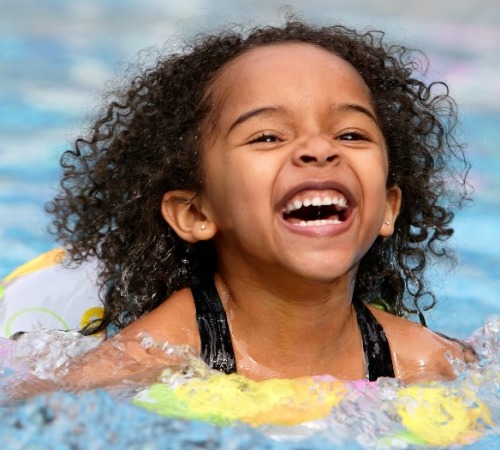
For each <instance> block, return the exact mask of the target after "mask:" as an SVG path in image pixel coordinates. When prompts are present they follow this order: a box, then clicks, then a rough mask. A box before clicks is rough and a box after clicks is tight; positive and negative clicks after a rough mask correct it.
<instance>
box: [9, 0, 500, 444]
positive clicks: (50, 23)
mask: <svg viewBox="0 0 500 450" xmlns="http://www.w3.org/2000/svg"><path fill="white" fill-rule="evenodd" d="M286 3H288V4H291V5H293V6H295V9H296V11H297V12H299V13H300V14H301V15H303V16H304V17H306V18H311V19H312V20H316V21H324V20H325V18H327V17H331V18H332V20H338V21H340V22H342V23H346V24H349V25H353V26H359V27H368V26H372V25H373V26H375V27H379V28H383V29H384V30H386V31H387V34H388V40H393V41H400V40H401V41H403V42H405V43H407V44H409V45H410V46H414V47H417V48H421V49H422V50H424V51H425V52H426V53H427V54H428V56H429V59H430V63H431V72H430V75H432V76H437V77H439V78H443V79H445V80H446V81H448V82H449V84H450V86H451V89H452V93H453V94H454V95H455V98H456V99H457V102H458V104H459V107H460V109H461V113H462V118H463V138H464V140H465V141H466V142H467V143H468V145H469V147H468V150H467V154H468V157H469V159H470V161H471V163H472V165H473V168H472V170H471V178H470V182H471V184H472V185H473V187H474V189H475V193H474V196H473V197H474V200H473V202H472V203H471V204H470V205H468V207H467V208H466V209H464V210H463V211H461V212H460V213H459V214H458V215H457V218H456V222H455V225H456V234H455V236H454V238H453V244H454V245H455V246H456V249H457V253H458V258H459V263H458V265H457V266H456V267H455V268H454V269H453V271H452V272H446V271H444V270H442V268H439V267H437V268H435V269H433V270H432V271H431V272H432V273H431V274H430V277H431V281H432V282H433V283H434V288H435V291H436V293H437V296H438V305H437V306H436V308H434V309H433V310H432V311H430V312H429V313H427V317H428V319H429V322H430V325H431V327H432V328H434V329H437V330H439V331H442V332H444V333H447V334H449V335H453V336H456V337H459V338H465V337H467V336H469V335H470V334H471V333H472V332H473V331H474V330H476V329H477V328H479V327H481V326H482V325H483V324H484V323H485V321H486V320H487V318H488V317H490V316H492V315H494V314H498V313H500V307H499V304H500V302H499V292H500V241H499V238H498V233H499V231H500V226H499V223H500V175H498V174H499V173H500V150H499V148H500V104H499V99H500V80H499V78H498V73H500V58H499V57H498V48H499V47H500V31H499V30H498V23H500V5H499V4H498V2H497V1H496V0H477V1H475V2H462V4H461V5H457V2H455V1H451V0H444V1H441V2H436V1H431V0H422V1H420V2H414V3H418V5H417V4H415V5H413V4H412V5H410V4H404V5H403V4H402V3H401V2H400V1H399V0H383V1H377V2H371V1H369V0H353V1H348V0H338V1H337V2H333V1H315V0H311V1H308V2H300V1H288V2H286ZM305 3H307V6H306V5H305ZM467 3H470V4H469V5H467ZM116 4H117V3H116V2H114V1H113V0H100V1H93V0H89V1H86V2H67V1H63V0H46V1H44V2H32V1H29V0H18V1H13V0H0V11H2V13H1V14H0V278H1V277H3V276H4V275H6V274H7V273H9V272H10V271H11V270H12V269H13V268H15V267H16V266H17V265H19V264H21V263H23V262H25V261H26V260H28V259H30V258H32V257H34V256H36V255H37V254H39V253H41V252H42V251H45V250H48V249H50V248H53V247H54V246H55V245H56V244H55V243H54V241H53V239H52V237H51V236H50V235H49V234H48V233H47V232H46V227H47V225H48V223H49V219H48V218H47V217H46V216H45V214H44V212H43V204H44V203H45V202H46V201H47V200H49V199H50V197H51V195H52V194H53V191H54V189H55V187H56V186H57V182H58V156H59V154H60V153H61V151H63V150H64V149H65V148H67V147H68V145H69V144H70V143H71V141H72V139H74V137H75V136H77V135H78V133H79V130H81V129H82V128H83V127H84V126H85V125H86V124H87V123H88V122H87V120H86V117H87V115H88V114H91V113H92V111H93V110H94V109H95V106H96V105H97V104H98V102H99V95H100V92H101V91H102V90H103V89H104V87H105V83H106V81H107V80H108V79H110V78H113V77H114V76H115V75H116V74H117V73H119V72H120V71H121V70H122V69H123V67H124V63H126V62H128V61H133V60H135V59H136V54H137V52H138V51H139V50H140V49H142V48H144V47H147V46H150V45H154V44H161V43H162V42H163V41H164V38H166V37H168V36H169V35H170V34H172V33H177V34H181V35H189V34H192V32H193V31H195V30H197V29H203V28H214V27H216V26H217V25H218V24H221V23H225V22H240V21H254V22H258V21H259V20H260V19H266V20H272V19H276V18H278V17H279V13H278V8H277V6H276V4H278V2H276V4H274V3H273V2H261V1H258V2H256V1H250V0H248V1H243V0H241V1H236V2H235V1H230V0H222V1H206V0H205V1H202V0H188V1H184V2H164V1H160V0H142V1H140V2H139V1H134V0H123V1H121V2H119V5H120V6H119V7H117V6H115V5H116ZM497 395H498V394H497ZM497 398H498V397H497ZM54 401H55V400H54ZM89 401H90V402H91V403H92V402H94V403H95V404H97V405H99V408H103V411H105V414H109V415H111V414H113V413H112V411H113V409H114V408H116V405H115V404H114V403H113V401H112V400H110V399H105V400H102V402H101V400H98V401H95V398H94V397H92V399H91V400H89ZM63 402H67V403H68V408H71V406H70V404H78V401H77V400H74V399H72V398H69V397H68V398H64V400H63ZM72 402H74V403H72ZM42 404H43V402H42V403H36V402H33V403H28V404H27V405H26V406H25V407H24V409H22V410H21V409H20V410H19V411H18V413H19V414H21V415H22V414H26V417H32V420H35V421H37V420H41V419H40V416H39V414H41V413H40V408H41V406H40V405H42ZM30 408H31V409H30ZM122 408H124V409H123V410H124V414H128V411H134V412H130V414H131V415H132V416H133V417H134V420H136V421H138V423H142V422H141V421H142V420H144V421H146V422H148V421H149V422H148V423H150V424H151V427H150V428H149V430H150V433H152V434H151V436H153V435H155V434H154V433H156V432H157V433H160V434H161V433H163V432H169V433H180V434H182V433H193V434H194V435H195V436H202V437H201V438H200V439H201V441H199V442H205V444H200V443H199V442H198V441H196V439H197V438H196V437H195V438H193V441H192V447H190V448H230V445H229V444H228V445H227V446H226V444H225V443H226V442H230V439H231V436H232V439H233V442H236V443H237V444H235V446H234V448H244V442H246V441H245V439H247V437H248V439H252V438H255V439H257V441H255V442H257V443H258V444H255V445H254V447H251V446H249V447H248V448H255V447H258V448H279V445H278V444H277V443H272V442H270V441H269V440H266V439H265V438H263V437H262V436H260V435H259V436H258V437H255V436H256V434H255V433H254V432H253V431H252V430H250V429H248V428H245V429H244V431H241V432H237V433H235V434H233V435H231V433H230V432H229V431H224V430H218V429H215V428H213V427H209V426H207V425H203V424H194V423H192V424H189V423H188V424H186V423H182V422H168V423H166V422H165V421H159V420H158V419H157V418H153V417H151V416H150V415H149V413H145V412H138V411H136V409H137V408H135V407H132V406H123V407H122ZM42 409H43V408H42ZM30 411H31V412H30ZM1 414H2V412H1V411H0V415H1ZM29 414H33V415H32V416H29ZM37 414H38V415H37ZM132 416H131V417H132ZM23 417H24V416H23ZM75 420H76V419H75ZM82 420H84V419H82ZM138 429H139V427H138ZM10 430H11V431H12V429H10ZM152 430H157V431H152ZM172 430H173V431H172ZM121 432H122V431H119V430H117V433H118V434H120V433H121ZM238 433H240V434H238ZM228 436H229V437H228ZM235 436H239V437H238V438H236V437H235ZM240 437H241V440H238V439H240ZM53 438H54V437H53ZM224 439H229V441H224ZM55 440H56V439H55V438H54V441H55ZM208 441H210V442H212V443H213V447H210V446H207V444H206V442H208ZM151 442H154V440H153V441H151ZM197 442H198V443H197ZM249 442H250V441H249ZM223 443H224V444H223ZM219 444H220V445H221V447H216V445H219ZM152 445H153V444H152ZM204 445H205V446H204ZM275 445H276V447H274V446H275ZM314 445H318V448H320V444H319V443H312V444H311V443H309V444H308V445H305V447H304V448H315V447H314ZM484 445H485V447H484V448H491V447H486V444H484ZM488 445H489V444H488ZM352 446H353V447H352V448H356V446H357V444H356V443H355V442H353V443H352ZM12 448H15V447H12ZM20 448H22V447H20ZM54 448H64V447H54ZM99 448H100V447H99ZM103 448H105V447H103ZM117 448H118V446H117ZM172 448H175V447H172ZM186 448H188V447H186ZM297 448H298V447H297ZM478 448H479V447H478Z"/></svg>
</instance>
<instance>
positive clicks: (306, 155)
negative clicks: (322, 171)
mask: <svg viewBox="0 0 500 450" xmlns="http://www.w3.org/2000/svg"><path fill="white" fill-rule="evenodd" d="M338 158H339V153H338V150H337V148H336V145H335V142H334V141H333V140H332V138H330V137H327V136H323V135H315V136H309V137H308V138H307V139H305V140H304V141H303V142H301V143H300V144H299V145H298V146H297V149H296V150H295V152H294V157H293V159H294V162H295V164H297V165H317V166H324V165H328V164H331V163H332V162H334V161H337V160H338Z"/></svg>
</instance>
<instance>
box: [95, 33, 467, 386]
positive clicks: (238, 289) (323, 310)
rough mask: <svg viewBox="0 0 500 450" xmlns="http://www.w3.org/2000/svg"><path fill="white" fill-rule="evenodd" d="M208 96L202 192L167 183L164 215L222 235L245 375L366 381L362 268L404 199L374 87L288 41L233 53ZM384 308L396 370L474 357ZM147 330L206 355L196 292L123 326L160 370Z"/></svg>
mask: <svg viewBox="0 0 500 450" xmlns="http://www.w3.org/2000/svg"><path fill="white" fill-rule="evenodd" d="M209 95H210V98H211V100H212V101H213V102H214V107H213V113H212V114H211V116H210V117H209V120H208V122H207V124H206V130H207V131H206V133H205V135H204V136H203V143H204V148H203V166H204V169H205V170H204V173H205V179H204V189H203V191H202V192H201V193H199V194H198V196H196V198H195V199H194V200H192V198H193V192H187V191H172V192H169V193H167V194H166V195H165V197H164V201H163V203H162V213H163V215H164V217H165V219H166V220H167V222H168V223H169V224H170V226H171V227H172V228H173V229H174V230H175V231H176V232H177V234H178V235H179V236H180V237H181V238H182V239H184V240H186V241H188V242H196V241H199V240H209V239H212V240H213V242H214V245H215V248H216V251H217V255H218V261H219V267H218V274H217V277H216V286H217V288H218V291H219V294H220V296H221V299H222V302H223V304H224V307H225V310H226V312H227V315H228V320H229V324H230V328H231V334H232V339H233V344H234V348H235V354H236V360H237V367H238V372H240V373H242V374H244V375H246V376H248V377H250V378H253V379H265V378H271V377H297V376H304V375H319V374H330V375H333V376H336V377H338V378H341V379H360V378H364V375H365V368H364V360H363V351H362V344H361V337H360V333H359V330H358V327H357V324H356V319H355V316H354V312H353V309H352V306H351V299H352V292H353V286H354V281H355V277H356V271H357V267H358V265H359V262H360V260H361V258H362V257H363V256H364V255H365V254H366V252H367V251H368V249H369V248H370V246H371V245H372V244H373V242H374V240H375V239H376V238H377V237H378V236H381V237H382V238H390V236H391V235H392V233H393V231H394V229H393V224H394V221H395V219H396V217H397V214H398V211H399V206H400V201H401V193H400V190H399V189H398V188H397V186H389V187H387V186H386V180H387V174H388V160H387V149H386V144H385V141H384V137H383V134H382V132H381V130H380V128H379V126H378V121H377V117H376V114H375V110H374V108H373V106H372V99H371V96H370V92H369V90H368V87H367V86H366V85H365V83H364V82H363V80H362V78H361V77H360V76H359V74H357V72H356V71H355V70H354V68H353V67H352V66H350V65H349V64H348V63H347V62H346V61H344V60H342V59H341V58H339V57H338V56H336V55H333V54H331V53H329V52H327V51H325V50H323V49H320V48H318V47H315V46H312V45H308V44H302V43H287V44H274V45H269V46H266V47H260V48H257V49H253V50H250V51H248V52H247V53H245V54H244V55H242V56H240V57H238V58H236V59H235V60H233V61H231V62H230V63H229V64H228V65H226V67H225V68H224V69H223V70H222V71H221V73H220V74H219V76H218V78H217V79H216V80H215V81H214V83H213V86H212V88H211V89H210V92H209ZM189 200H192V201H189ZM318 204H319V205H321V206H319V207H318ZM372 310H373V309H372ZM373 312H374V314H375V316H376V318H377V320H379V322H380V323H381V325H382V326H383V328H384V330H385V332H386V334H387V337H388V340H389V343H390V346H391V353H392V357H393V363H394V368H395V373H396V376H397V377H398V378H401V379H403V380H405V381H407V382H413V381H421V380H424V379H443V378H452V377H453V372H452V370H451V367H450V364H449V363H448V361H447V360H446V358H445V353H446V352H447V351H448V352H449V354H451V355H452V356H454V357H463V349H462V347H461V346H460V345H459V344H457V343H453V342H450V341H448V340H446V339H444V338H442V337H440V336H437V335H436V334H434V333H432V332H430V331H429V330H427V329H425V328H423V327H421V326H419V325H416V324H413V323H411V322H408V321H406V320H404V319H401V318H398V317H395V316H393V315H390V314H387V313H383V312H380V311H376V310H373ZM144 331H145V332H147V333H149V334H150V335H151V336H153V337H154V338H155V339H158V340H161V341H167V342H169V343H172V344H188V345H190V346H192V347H193V349H194V352H195V353H199V351H200V342H199V335H198V329H197V325H196V320H195V310H194V305H193V299H192V296H191V291H190V290H189V289H184V290H182V291H179V292H177V293H175V294H174V295H173V296H172V297H171V298H169V299H167V300H166V301H165V302H164V303H163V304H162V305H160V306H159V307H158V308H157V309H155V310H154V311H152V312H151V313H149V314H148V315H146V316H144V317H143V318H141V319H139V320H138V321H136V322H135V323H133V324H132V325H130V326H129V327H128V328H126V329H125V330H124V331H123V332H122V333H121V337H120V339H122V341H123V342H124V344H123V345H124V350H125V354H127V352H130V354H131V355H132V354H133V355H134V357H136V358H138V359H139V360H141V359H143V360H144V363H145V365H146V366H148V367H149V365H150V364H153V365H154V358H157V355H156V356H151V355H146V354H145V353H144V352H142V350H140V349H138V348H137V345H136V344H135V336H136V335H137V334H138V333H139V332H144ZM416 343H417V344H418V345H416ZM107 345H110V343H109V342H108V343H104V344H103V346H102V347H103V349H104V350H101V351H105V349H106V346H107ZM141 352H142V353H141ZM98 354H99V351H98V352H96V354H95V355H98ZM93 358H94V359H97V358H98V356H94V357H90V359H88V360H87V365H88V367H91V366H92V359H93ZM151 358H153V359H151ZM160 359H161V358H160Z"/></svg>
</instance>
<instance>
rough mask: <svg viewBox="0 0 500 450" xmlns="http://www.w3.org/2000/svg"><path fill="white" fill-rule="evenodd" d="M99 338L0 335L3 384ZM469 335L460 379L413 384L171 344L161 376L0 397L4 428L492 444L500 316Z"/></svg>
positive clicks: (63, 440) (215, 438) (155, 444)
mask: <svg viewBox="0 0 500 450" xmlns="http://www.w3.org/2000/svg"><path fill="white" fill-rule="evenodd" d="M143 342H146V345H150V344H151V343H147V340H143ZM96 343H97V341H96V339H95V338H90V337H89V338H85V337H82V336H79V335H77V334H72V333H63V332H55V331H50V332H49V331H43V330H41V331H37V332H33V333H29V334H25V335H23V336H22V337H21V338H20V339H19V340H18V341H10V340H7V339H2V340H0V353H1V356H2V357H1V358H0V361H2V362H1V363H0V364H1V365H0V385H1V386H3V388H4V389H5V391H6V392H7V393H8V392H9V387H12V385H13V384H15V383H16V382H17V381H19V380H26V379H30V377H32V376H33V375H36V377H37V378H40V379H45V380H47V379H51V380H56V381H57V377H55V376H54V370H55V369H57V370H59V371H61V370H63V371H64V368H65V367H66V366H67V364H68V362H69V361H70V359H71V358H72V357H74V356H75V355H80V354H83V353H85V352H86V351H88V350H89V349H91V348H93V347H94V346H95V345H96ZM468 343H469V344H471V345H472V346H473V347H474V348H475V350H476V351H477V353H478V354H479V355H480V359H479V361H478V362H477V363H474V364H471V365H469V366H464V365H463V363H461V362H458V361H455V362H452V363H453V364H454V365H455V369H456V371H457V373H458V378H457V380H455V381H450V382H439V383H431V384H417V385H413V386H409V387H405V386H402V385H401V384H400V383H399V382H398V381H397V380H393V379H380V380H379V381H378V382H377V383H368V382H354V383H348V382H339V381H336V380H333V379H332V378H331V377H316V378H315V379H314V380H313V379H310V378H309V379H300V380H294V381H289V380H268V381H265V382H251V381H249V380H245V379H244V378H243V377H241V376H237V375H234V376H226V375H222V374H220V373H218V372H215V373H214V372H210V371H209V370H208V369H207V368H206V366H204V364H203V363H202V362H201V360H196V361H194V362H193V357H192V356H190V355H189V354H188V353H186V350H185V349H183V348H177V347H172V346H168V348H165V351H166V352H168V354H169V355H171V354H172V352H178V354H177V357H178V358H177V361H179V358H180V357H181V356H183V355H184V358H185V366H184V367H183V368H182V370H181V372H179V371H178V370H175V371H173V370H168V368H167V370H165V371H164V372H163V375H162V377H161V378H160V379H161V383H159V384H155V385H153V387H151V388H146V389H144V387H142V386H139V385H137V384H132V383H131V382H127V381H125V382H124V383H122V384H121V385H119V386H115V387H113V389H111V390H108V392H106V391H92V392H87V393H82V394H77V395H73V394H69V393H63V392H55V393H52V394H47V395H42V396H38V397H35V398H33V399H31V400H27V401H23V402H21V403H19V404H10V405H9V404H7V405H5V404H4V406H2V407H1V408H0V419H1V420H0V433H1V435H2V436H7V438H6V439H7V441H4V442H5V444H6V445H7V448H14V447H11V446H10V445H12V446H15V445H18V444H19V442H21V443H22V445H20V447H21V448H27V447H30V446H34V447H36V448H42V447H45V445H47V444H48V443H50V446H51V448H58V445H61V446H62V445H64V446H65V447H64V448H72V445H74V446H77V447H78V448H80V447H81V445H82V443H83V442H84V443H85V447H86V448H104V446H109V447H110V448H131V447H134V448H135V447H140V448H162V449H166V448H183V449H184V448H188V449H189V448H193V449H195V448H196V449H198V448H200V449H201V448H203V449H206V448H237V449H239V448H269V449H271V448H272V449H275V448H276V449H279V448H288V449H294V448H296V449H299V448H302V449H303V448H308V449H321V448H325V446H327V448H339V449H345V448H363V449H370V448H373V449H391V448H403V449H409V448H442V447H443V446H446V447H448V446H450V445H452V444H456V445H457V446H460V447H468V448H469V447H470V448H475V449H480V448H485V449H486V448H492V447H491V445H492V444H493V442H494V441H495V440H497V439H498V436H499V431H500V425H499V420H500V392H499V390H498V386H499V385H500V372H499V368H500V367H499V366H500V346H499V344H500V317H492V318H491V319H490V320H489V321H488V322H487V323H486V324H485V325H484V327H482V328H480V329H478V330H477V331H476V332H475V333H474V334H473V335H472V336H470V338H469V339H468ZM177 364H178V362H177ZM138 392H139V393H138ZM133 403H136V404H139V405H141V406H142V408H140V407H138V406H134V404H133ZM144 408H147V409H150V410H151V411H153V412H154V413H158V414H153V413H148V412H146V410H145V409H144ZM328 411H331V412H328ZM179 418H181V419H182V418H183V419H184V420H179ZM193 419H203V420H204V421H205V423H200V422H198V421H197V420H193ZM209 422H212V423H214V424H217V425H219V426H216V425H210V424H209ZM247 424H253V426H250V425H247ZM14 444H15V445H14Z"/></svg>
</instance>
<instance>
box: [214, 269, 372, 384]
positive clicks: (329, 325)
mask: <svg viewBox="0 0 500 450" xmlns="http://www.w3.org/2000/svg"><path fill="white" fill-rule="evenodd" d="M352 278H353V277H347V276H346V277H343V278H342V279H340V280H335V281H334V282H329V283H327V282H311V281H306V280H298V279H294V280H287V282H285V280H277V279H273V280H272V282H267V283H263V282H262V279H259V280H255V279H252V278H250V277H231V276H228V274H224V273H221V274H219V275H218V276H217V278H216V284H217V288H218V290H219V292H220V294H221V299H222V301H223V304H224V307H225V309H226V312H227V316H228V320H229V323H230V327H231V332H232V337H233V345H234V347H235V351H236V353H237V359H238V360H239V361H240V362H241V363H239V366H238V370H239V371H240V372H245V367H242V364H243V362H244V364H246V365H247V366H248V372H250V373H252V376H253V377H254V378H255V377H256V376H255V373H256V372H257V374H258V373H259V371H261V372H265V373H266V374H267V375H271V376H300V375H318V374H322V373H333V372H336V373H334V374H335V375H336V376H339V377H345V378H349V377H350V376H349V375H348V374H346V375H345V376H343V373H342V371H335V369H334V368H332V367H333V365H334V364H333V362H334V361H337V362H338V361H345V360H346V356H347V355H348V354H349V353H355V354H359V351H358V352H356V351H355V350H356V349H357V346H358V345H359V332H358V329H357V323H356V317H355V313H354V311H353V308H352V305H351V300H352V291H353V282H352ZM238 354H239V355H238ZM351 357H352V356H351ZM361 365H362V364H361ZM242 369H243V370H242ZM361 370H362V367H361ZM266 374H263V377H265V376H267V375H266ZM257 378H258V375H257Z"/></svg>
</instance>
